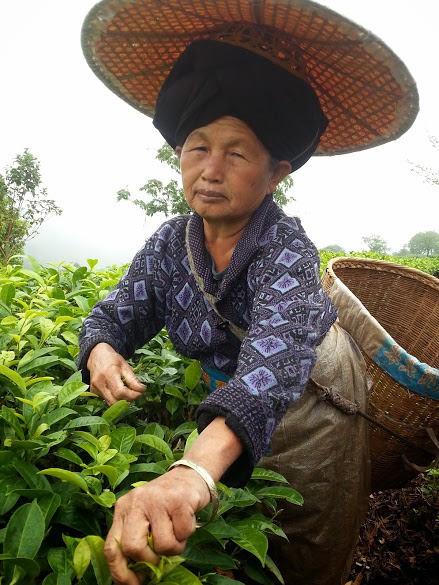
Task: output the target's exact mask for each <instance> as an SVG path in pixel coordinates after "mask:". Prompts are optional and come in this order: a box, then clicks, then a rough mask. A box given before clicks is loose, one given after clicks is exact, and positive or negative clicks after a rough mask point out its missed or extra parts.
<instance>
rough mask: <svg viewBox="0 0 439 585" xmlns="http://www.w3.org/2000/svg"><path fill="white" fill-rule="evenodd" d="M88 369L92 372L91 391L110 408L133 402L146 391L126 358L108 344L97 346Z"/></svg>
mask: <svg viewBox="0 0 439 585" xmlns="http://www.w3.org/2000/svg"><path fill="white" fill-rule="evenodd" d="M87 368H88V370H89V371H90V391H91V392H94V393H95V394H97V395H98V396H100V397H101V398H103V399H104V400H105V402H106V403H107V404H108V405H109V406H111V405H113V404H115V403H116V402H117V401H118V400H127V401H128V402H133V400H136V398H139V396H140V395H141V394H142V392H145V390H146V386H145V385H144V384H142V382H141V381H140V380H139V378H138V377H137V376H136V375H135V374H134V372H133V370H132V369H131V367H130V366H129V365H128V363H127V362H126V361H125V360H124V358H123V357H122V356H121V355H120V354H118V353H117V352H116V351H115V350H114V349H113V348H112V347H111V345H108V343H98V344H97V345H95V347H94V348H93V349H92V350H91V352H90V355H89V358H88V361H87Z"/></svg>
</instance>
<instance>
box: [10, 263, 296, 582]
mask: <svg viewBox="0 0 439 585" xmlns="http://www.w3.org/2000/svg"><path fill="white" fill-rule="evenodd" d="M30 262H31V267H32V270H27V269H24V268H22V267H21V266H12V265H9V266H7V267H5V268H4V269H3V270H2V271H1V272H0V283H1V289H0V400H1V411H0V582H1V581H2V579H4V582H5V583H7V584H8V585H12V584H15V583H17V584H20V583H32V584H35V585H40V584H42V585H71V584H73V583H78V582H81V583H82V584H84V585H91V584H96V583H97V584H98V585H107V584H109V583H111V578H110V575H109V571H108V567H107V564H106V561H105V557H104V554H103V546H104V539H105V536H106V534H107V532H108V529H109V527H110V525H111V522H112V514H113V507H114V504H115V502H116V500H117V498H118V497H120V496H121V495H123V494H124V493H126V492H127V491H128V490H130V489H132V487H133V486H136V485H140V484H141V483H142V482H145V481H150V480H152V479H154V478H155V477H157V476H159V475H161V474H162V473H165V472H166V470H167V469H168V467H169V465H170V464H171V463H172V462H174V461H175V460H177V459H179V458H181V457H182V456H183V454H184V451H185V449H186V448H187V446H188V445H189V444H190V443H191V441H192V440H193V439H194V438H195V436H196V430H195V422H194V421H193V415H194V412H195V409H196V407H197V405H198V404H199V403H200V401H201V400H202V399H203V398H204V389H203V386H202V384H201V383H200V366H199V364H198V362H196V361H192V360H188V359H186V358H183V357H182V356H180V355H178V354H177V353H176V352H175V351H174V349H173V347H172V344H171V342H170V340H169V338H168V337H167V335H166V333H165V332H164V331H163V332H161V333H160V334H159V335H158V336H157V337H156V338H155V339H153V340H152V341H151V342H150V343H149V344H147V345H146V346H145V347H143V348H141V349H139V350H138V351H137V352H136V355H135V356H134V358H133V360H132V362H131V363H132V366H133V368H134V370H135V371H136V373H137V374H138V375H139V376H140V377H141V379H142V380H143V381H145V382H146V383H147V384H148V392H147V393H146V394H145V395H143V396H142V398H140V399H139V400H138V401H136V403H135V404H128V403H127V402H125V401H120V402H118V403H117V404H115V405H114V406H111V407H110V408H107V407H106V405H105V404H104V403H103V402H102V401H101V400H100V399H99V398H97V397H96V396H94V395H93V394H91V393H90V392H88V387H87V385H85V384H84V383H83V382H82V379H81V374H80V372H78V371H76V365H75V359H76V357H77V354H78V351H79V348H78V332H79V330H80V327H81V324H82V321H83V319H84V318H85V316H86V315H87V314H88V312H89V311H90V309H91V307H92V306H93V305H94V304H95V303H96V301H98V300H100V299H102V298H103V297H104V296H105V295H106V294H107V293H108V292H109V291H110V290H111V289H112V288H113V287H114V285H115V284H116V282H117V281H118V280H119V278H120V277H121V276H122V269H119V268H112V269H109V270H106V271H99V270H97V268H96V261H94V260H89V261H88V267H84V266H83V267H79V268H74V267H72V266H70V265H65V264H62V265H58V266H54V265H50V266H49V267H42V266H40V265H39V264H38V263H37V262H36V261H35V260H33V259H32V258H31V259H30ZM219 490H220V506H219V511H218V515H217V518H216V519H215V521H214V522H212V523H211V524H207V525H205V526H204V527H202V528H199V529H197V530H196V532H195V534H194V535H193V536H192V537H191V538H190V539H189V542H188V546H187V547H186V550H185V552H184V554H183V555H182V556H181V557H172V558H170V559H166V558H163V561H162V563H161V564H160V565H159V567H158V568H156V567H152V566H148V565H147V564H143V566H142V567H140V569H141V570H144V571H145V572H146V573H147V576H148V579H147V582H148V583H150V584H151V585H152V584H153V583H154V584H155V583H160V582H165V581H167V582H168V583H169V582H171V581H172V582H178V583H180V584H182V585H184V584H186V585H200V584H201V583H207V584H212V585H215V584H217V585H225V584H227V583H229V582H230V583H232V582H233V583H239V581H236V580H232V579H231V578H230V577H231V576H232V575H234V576H235V577H236V576H238V575H240V574H251V575H252V578H253V579H255V580H256V581H257V582H259V583H273V582H277V581H279V582H281V583H282V582H283V581H282V577H281V575H280V574H279V571H278V569H277V568H276V566H275V564H274V563H273V561H272V560H271V559H270V557H269V556H268V555H267V548H268V539H267V534H270V533H272V534H276V535H279V536H283V537H285V534H284V533H283V531H282V529H281V527H280V526H279V524H278V522H276V513H277V512H276V510H277V503H276V502H277V499H279V498H280V499H286V500H288V501H290V502H294V503H297V504H301V503H302V499H301V496H300V495H299V494H298V493H297V492H295V491H294V490H293V489H291V488H290V487H288V486H287V485H286V481H285V479H284V478H283V477H282V476H280V475H278V474H276V473H274V472H270V471H267V470H263V469H256V470H255V471H254V473H253V476H252V479H251V480H250V481H249V483H248V485H247V486H246V487H245V488H244V489H229V488H227V487H226V486H223V485H221V484H219ZM209 507H210V505H209V506H208V507H207V508H206V509H204V510H202V511H200V513H199V517H200V520H201V521H202V522H203V521H206V520H207V519H208V517H209ZM263 510H264V512H265V513H264V514H263V513H262V511H263ZM267 511H268V513H267Z"/></svg>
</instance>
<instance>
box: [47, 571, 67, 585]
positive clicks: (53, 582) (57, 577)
mask: <svg viewBox="0 0 439 585" xmlns="http://www.w3.org/2000/svg"><path fill="white" fill-rule="evenodd" d="M42 585H72V580H71V579H70V577H69V576H68V575H65V574H64V573H50V575H47V577H46V578H45V579H44V581H43V583H42Z"/></svg>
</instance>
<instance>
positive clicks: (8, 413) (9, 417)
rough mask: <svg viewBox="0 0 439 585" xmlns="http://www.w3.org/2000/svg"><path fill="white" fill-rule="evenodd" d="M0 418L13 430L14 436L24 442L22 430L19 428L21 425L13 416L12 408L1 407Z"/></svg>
mask: <svg viewBox="0 0 439 585" xmlns="http://www.w3.org/2000/svg"><path fill="white" fill-rule="evenodd" d="M0 416H1V417H2V418H3V420H5V421H6V422H7V423H8V424H10V425H11V427H12V428H13V429H14V431H15V434H16V435H17V436H18V437H19V438H20V439H22V440H24V433H23V429H22V428H21V424H20V422H19V420H18V418H17V417H16V416H15V412H14V411H13V410H12V408H8V407H7V406H4V405H3V406H2V411H1V414H0Z"/></svg>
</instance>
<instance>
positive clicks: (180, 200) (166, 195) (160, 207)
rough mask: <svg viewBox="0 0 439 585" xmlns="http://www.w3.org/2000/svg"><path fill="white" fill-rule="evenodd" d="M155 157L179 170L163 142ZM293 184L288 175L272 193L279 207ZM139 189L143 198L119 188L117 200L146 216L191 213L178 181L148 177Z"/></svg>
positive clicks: (283, 203) (172, 153) (289, 196)
mask: <svg viewBox="0 0 439 585" xmlns="http://www.w3.org/2000/svg"><path fill="white" fill-rule="evenodd" d="M156 159H157V160H159V161H160V162H163V163H165V164H167V165H168V166H169V167H171V169H172V170H173V171H176V172H178V173H179V172H180V161H179V159H178V156H177V155H176V154H175V152H174V151H173V150H172V148H171V147H170V146H169V144H167V143H164V144H163V146H161V147H160V148H159V150H158V151H157V156H156ZM292 186H293V179H292V178H291V176H290V175H288V176H287V177H285V179H284V180H283V181H282V182H281V183H280V185H279V186H278V188H277V189H276V191H275V193H274V200H275V201H276V203H277V204H278V205H279V206H280V207H284V206H285V205H286V204H287V203H289V202H290V201H294V197H292V196H291V195H288V191H289V190H290V189H291V187H292ZM139 191H143V192H144V193H145V194H146V200H145V199H132V198H131V193H130V191H129V190H128V189H120V190H119V191H118V192H117V200H118V201H131V203H134V205H137V207H140V209H142V210H143V211H144V213H145V214H146V215H147V216H152V215H155V214H156V213H163V214H164V215H165V217H169V216H173V215H183V214H186V213H191V212H192V209H191V208H190V207H189V205H188V204H187V202H186V197H185V196H184V192H183V189H181V188H180V187H179V186H178V182H177V181H176V180H175V179H172V180H171V181H169V183H167V184H166V185H163V183H162V182H161V181H159V180H157V179H150V180H149V181H148V182H147V183H145V185H143V187H140V189H139Z"/></svg>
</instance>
